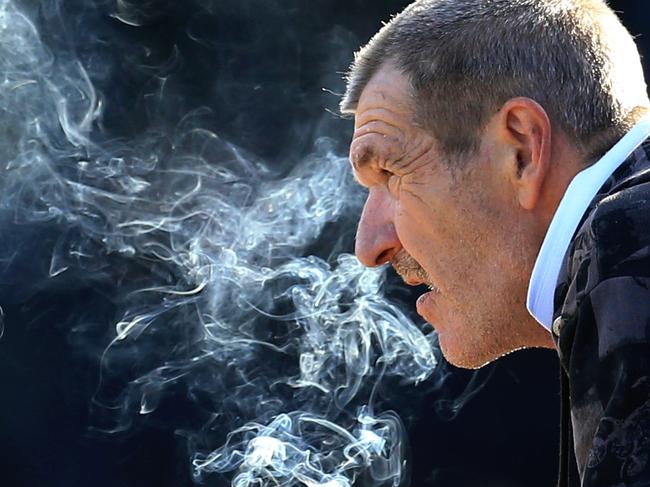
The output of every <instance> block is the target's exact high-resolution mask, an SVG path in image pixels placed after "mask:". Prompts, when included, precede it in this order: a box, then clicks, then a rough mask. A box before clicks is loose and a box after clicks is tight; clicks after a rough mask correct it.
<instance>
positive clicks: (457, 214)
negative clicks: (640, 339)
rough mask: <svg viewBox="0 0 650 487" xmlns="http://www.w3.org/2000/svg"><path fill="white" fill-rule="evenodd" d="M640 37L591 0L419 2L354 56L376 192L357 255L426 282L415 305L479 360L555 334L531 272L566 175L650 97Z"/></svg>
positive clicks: (358, 125)
mask: <svg viewBox="0 0 650 487" xmlns="http://www.w3.org/2000/svg"><path fill="white" fill-rule="evenodd" d="M649 105H650V103H649V102H648V99H647V95H646V92H645V82H644V80H643V74H642V71H641V66H640V62H639V57H638V54H637V51H636V48H635V46H634V43H633V41H632V39H631V37H630V36H629V34H628V33H627V31H626V30H625V29H624V28H623V27H622V25H621V24H620V23H619V21H618V19H617V18H616V16H615V15H614V14H613V13H612V12H611V11H610V10H609V9H608V8H607V6H606V5H605V4H604V3H603V2H601V1H598V0H423V1H418V2H416V3H414V4H412V5H411V6H410V7H408V8H407V9H406V10H405V11H404V12H403V13H402V14H400V15H399V16H397V17H395V18H394V19H393V20H392V21H391V22H390V23H389V24H387V25H386V26H385V27H384V28H383V29H382V30H381V31H380V32H379V33H378V34H376V35H375V37H374V38H373V39H372V40H371V41H370V42H369V43H368V45H367V46H366V47H364V48H363V49H362V50H361V51H360V52H359V53H358V54H357V56H356V58H355V63H354V64H353V67H352V70H351V72H350V75H349V78H348V87H347V92H346V95H345V97H344V99H343V102H342V111H344V112H347V113H354V114H355V133H354V136H353V141H352V144H351V147H350V159H351V162H352V164H353V168H354V171H355V175H356V176H357V179H358V180H359V182H360V183H361V184H363V185H364V186H366V187H368V189H369V195H368V200H367V202H366V206H365V208H364V212H363V215H362V218H361V221H360V223H359V230H358V235H357V255H358V257H359V258H360V260H361V261H362V262H363V263H364V264H366V265H369V266H374V265H382V264H384V263H387V262H391V263H392V264H393V266H394V267H395V268H396V269H397V270H398V272H400V274H402V275H403V277H404V278H405V280H406V281H407V282H409V283H412V284H421V283H424V284H427V285H429V286H430V287H431V288H432V291H431V292H430V293H427V294H425V295H424V296H423V297H421V298H420V300H419V301H418V310H419V311H420V313H421V314H422V315H423V316H424V317H425V318H427V320H428V321H430V322H431V324H432V325H434V327H436V329H437V330H438V332H439V335H440V344H441V347H442V350H443V352H444V353H445V356H446V357H447V358H448V359H449V360H450V361H451V362H452V363H455V364H456V365H459V366H463V367H477V366H480V365H482V364H484V363H486V362H489V361H491V360H493V359H495V358H497V357H499V356H501V355H503V354H504V353H508V352H510V351H512V350H515V349H517V348H522V347H526V346H552V342H551V340H550V337H549V336H548V333H547V332H546V331H545V330H544V329H542V328H541V327H539V326H537V325H536V324H535V323H534V321H533V319H532V318H531V317H530V316H529V315H528V313H527V312H526V309H525V295H526V290H527V285H528V279H529V277H530V272H531V269H532V266H533V263H534V260H535V256H536V254H537V251H538V250H539V246H540V244H541V241H542V239H543V236H544V234H545V232H546V229H547V227H548V224H549V223H550V220H551V218H552V215H553V213H554V211H555V209H556V208H557V205H558V203H559V200H560V199H561V197H562V194H563V193H564V190H565V189H566V186H567V185H568V183H569V182H570V180H571V178H572V177H573V176H574V175H575V174H576V173H577V172H578V171H579V170H580V169H582V168H583V167H584V166H585V164H587V163H589V162H593V161H594V160H595V159H596V158H597V157H598V156H599V155H601V154H602V153H603V152H604V151H605V150H606V149H608V148H609V147H610V146H611V145H613V143H614V142H615V141H616V140H617V139H618V138H620V137H621V136H622V135H623V134H624V133H625V132H626V131H627V130H628V129H629V128H630V126H631V125H632V124H633V123H634V122H635V121H636V119H638V117H639V115H640V114H641V113H642V112H643V111H644V109H646V108H647V107H648V106H649Z"/></svg>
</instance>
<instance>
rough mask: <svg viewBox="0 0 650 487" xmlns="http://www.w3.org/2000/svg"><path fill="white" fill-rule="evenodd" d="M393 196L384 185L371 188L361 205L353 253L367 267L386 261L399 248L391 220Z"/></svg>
mask: <svg viewBox="0 0 650 487" xmlns="http://www.w3.org/2000/svg"><path fill="white" fill-rule="evenodd" d="M394 204H395V203H394V200H393V199H392V198H391V197H390V196H389V195H388V194H387V193H386V191H385V189H384V188H371V189H370V193H369V194H368V199H367V200H366V204H365V206H364V207H363V212H362V213H361V219H360V220H359V226H358V228H357V239H356V245H355V253H356V254H357V258H358V259H359V260H360V261H361V263H362V264H363V265H365V266H367V267H376V266H380V265H383V264H385V263H386V262H390V260H391V259H392V258H393V256H394V255H395V254H396V253H397V252H398V251H399V250H400V249H401V248H402V244H401V243H400V241H399V238H398V237H397V232H396V231H395V225H394V223H393V212H394Z"/></svg>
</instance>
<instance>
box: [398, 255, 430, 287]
mask: <svg viewBox="0 0 650 487" xmlns="http://www.w3.org/2000/svg"><path fill="white" fill-rule="evenodd" d="M390 263H391V265H392V266H393V268H394V269H395V272H397V273H398V274H399V275H400V277H401V278H402V279H403V280H405V281H407V280H412V279H415V280H417V281H421V282H423V283H425V284H428V285H432V283H431V277H430V276H429V274H428V273H427V271H425V270H424V268H423V267H422V266H421V265H420V264H419V263H418V262H417V261H416V260H415V259H414V258H413V257H411V256H410V255H409V254H408V253H407V252H406V251H404V250H400V251H399V252H398V253H397V254H395V256H394V257H393V258H392V259H391V262H390Z"/></svg>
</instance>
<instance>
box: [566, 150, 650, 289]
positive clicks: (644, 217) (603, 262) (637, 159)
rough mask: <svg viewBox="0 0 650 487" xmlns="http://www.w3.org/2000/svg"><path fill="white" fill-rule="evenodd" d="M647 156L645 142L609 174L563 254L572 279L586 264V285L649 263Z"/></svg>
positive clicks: (649, 179)
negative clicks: (640, 261)
mask: <svg viewBox="0 0 650 487" xmlns="http://www.w3.org/2000/svg"><path fill="white" fill-rule="evenodd" d="M649 153H650V141H646V142H645V143H644V144H643V145H642V146H641V147H639V148H638V149H637V150H636V151H635V153H634V154H632V155H631V156H630V158H629V159H628V161H626V164H625V165H624V166H623V167H621V169H620V170H619V171H616V172H615V173H614V175H612V177H611V178H610V180H608V182H607V183H606V184H605V185H604V186H603V189H602V190H601V191H599V193H598V195H597V196H596V198H594V201H593V202H592V204H591V205H590V207H589V209H588V210H587V212H586V214H585V216H584V217H583V221H582V224H581V225H580V227H579V228H578V230H577V232H576V234H575V236H574V238H573V240H572V243H571V247H570V248H569V252H568V253H567V258H568V259H570V260H571V261H572V262H568V264H570V265H569V267H568V268H567V269H566V270H567V271H569V272H568V273H569V274H572V275H573V277H575V275H576V273H578V272H579V270H580V268H581V267H584V266H585V265H587V266H589V270H590V272H591V273H592V275H591V276H589V277H590V278H589V279H588V282H587V281H585V285H587V284H589V285H591V286H593V285H595V284H596V283H598V282H600V281H602V280H605V279H608V278H610V277H616V276H620V275H629V272H630V270H631V269H629V268H628V265H629V264H630V263H632V262H637V263H638V261H639V259H642V260H646V261H648V263H650V254H648V253H649V252H650V160H649V158H648V154H649ZM646 254H648V255H646ZM649 267H650V266H649ZM636 270H637V271H638V269H636ZM649 271H650V269H649ZM567 277H569V276H567Z"/></svg>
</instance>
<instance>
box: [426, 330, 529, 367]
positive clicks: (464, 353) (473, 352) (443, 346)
mask: <svg viewBox="0 0 650 487" xmlns="http://www.w3.org/2000/svg"><path fill="white" fill-rule="evenodd" d="M445 335H446V334H445V333H440V334H439V335H438V343H439V346H440V350H441V351H442V355H443V356H444V357H445V360H447V362H449V363H450V364H451V365H453V366H454V367H458V368H460V369H470V370H476V369H480V368H481V367H484V366H486V365H488V364H490V363H492V362H494V361H495V360H498V359H499V358H501V357H503V356H504V355H507V354H509V353H511V352H514V351H515V350H517V349H515V348H511V349H500V350H497V349H496V348H492V349H489V348H488V347H486V344H485V343H481V344H474V343H472V342H468V341H463V340H460V341H459V340H454V339H450V337H447V336H445Z"/></svg>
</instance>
